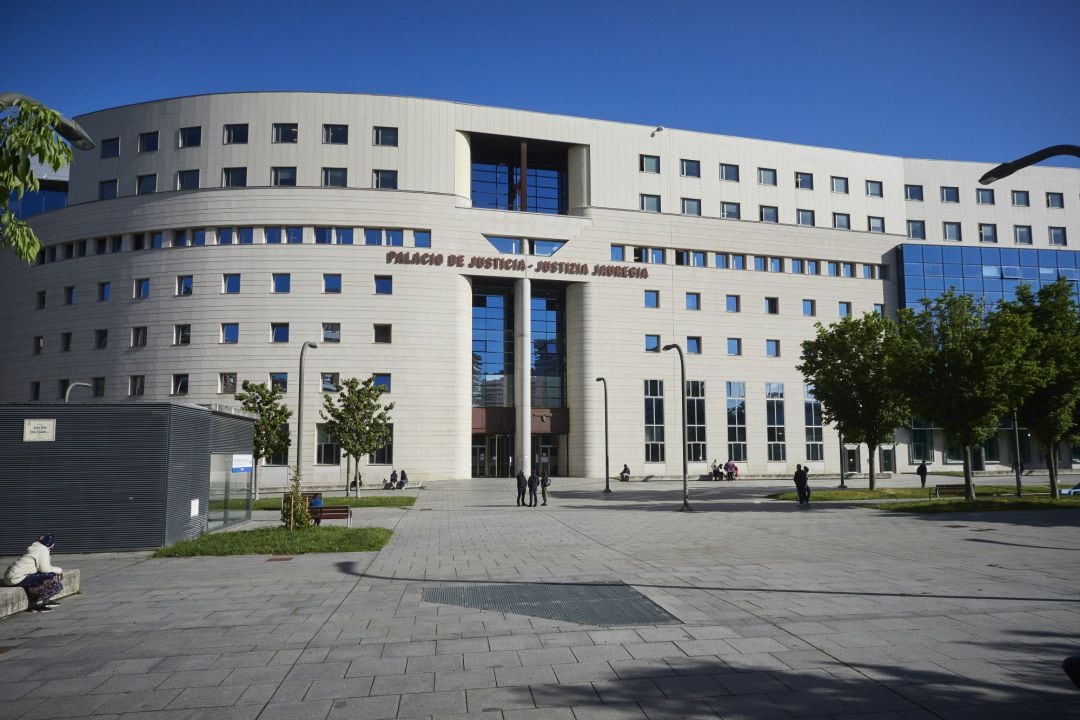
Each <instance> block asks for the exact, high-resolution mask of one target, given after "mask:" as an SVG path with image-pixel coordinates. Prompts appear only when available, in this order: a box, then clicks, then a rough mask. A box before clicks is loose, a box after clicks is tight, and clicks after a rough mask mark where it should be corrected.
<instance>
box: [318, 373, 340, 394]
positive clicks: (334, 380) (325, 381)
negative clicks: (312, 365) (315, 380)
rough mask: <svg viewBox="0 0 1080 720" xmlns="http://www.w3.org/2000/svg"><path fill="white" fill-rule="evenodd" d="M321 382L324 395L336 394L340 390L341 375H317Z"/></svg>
mask: <svg viewBox="0 0 1080 720" xmlns="http://www.w3.org/2000/svg"><path fill="white" fill-rule="evenodd" d="M319 375H320V378H321V380H322V391H323V392H324V393H330V392H337V391H338V390H340V389H341V385H340V382H341V375H340V374H338V373H328V372H327V373H319Z"/></svg>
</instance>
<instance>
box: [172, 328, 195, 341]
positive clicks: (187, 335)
mask: <svg viewBox="0 0 1080 720" xmlns="http://www.w3.org/2000/svg"><path fill="white" fill-rule="evenodd" d="M190 344H191V326H190V325H173V345H190Z"/></svg>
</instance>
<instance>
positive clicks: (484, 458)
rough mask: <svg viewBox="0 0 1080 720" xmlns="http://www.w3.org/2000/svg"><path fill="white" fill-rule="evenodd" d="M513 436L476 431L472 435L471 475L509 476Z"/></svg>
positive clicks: (512, 453)
mask: <svg viewBox="0 0 1080 720" xmlns="http://www.w3.org/2000/svg"><path fill="white" fill-rule="evenodd" d="M513 455H514V436H513V435H495V434H490V435H489V434H481V433H477V434H474V435H473V436H472V476H473V477H511V476H512V475H513V472H511V469H512V464H511V458H512V457H513Z"/></svg>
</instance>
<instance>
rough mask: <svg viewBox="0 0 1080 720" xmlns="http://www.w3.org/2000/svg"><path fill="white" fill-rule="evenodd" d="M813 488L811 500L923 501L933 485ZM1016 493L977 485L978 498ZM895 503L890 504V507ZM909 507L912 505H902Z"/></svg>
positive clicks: (1039, 489) (784, 495)
mask: <svg viewBox="0 0 1080 720" xmlns="http://www.w3.org/2000/svg"><path fill="white" fill-rule="evenodd" d="M810 488H811V497H810V499H811V500H888V499H891V498H900V499H904V498H910V499H922V500H925V499H926V498H927V496H928V495H929V494H930V490H931V489H933V483H929V484H928V487H925V488H912V487H904V488H878V489H877V490H867V489H866V488H852V489H850V490H834V489H830V490H814V489H813V485H811V486H810ZM1024 492H1025V493H1029V492H1030V493H1046V492H1050V486H1049V485H1025V486H1024ZM1015 493H1016V486H1015V485H976V486H975V494H976V495H977V496H987V495H988V496H999V495H1013V494H1015ZM769 497H770V498H772V499H774V500H797V499H798V497H797V496H796V495H795V491H794V490H791V491H789V492H781V493H774V494H772V495H769ZM893 504H895V503H890V507H891V506H892V505H893ZM902 504H904V505H908V504H910V503H902Z"/></svg>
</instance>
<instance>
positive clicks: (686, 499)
mask: <svg viewBox="0 0 1080 720" xmlns="http://www.w3.org/2000/svg"><path fill="white" fill-rule="evenodd" d="M664 350H665V351H666V350H678V351H679V373H680V380H681V381H682V413H681V415H682V508H681V510H682V512H688V511H689V510H690V490H689V486H688V485H687V483H686V359H685V357H684V356H683V351H682V348H681V347H680V346H679V345H678V343H672V344H670V345H665V346H664Z"/></svg>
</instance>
